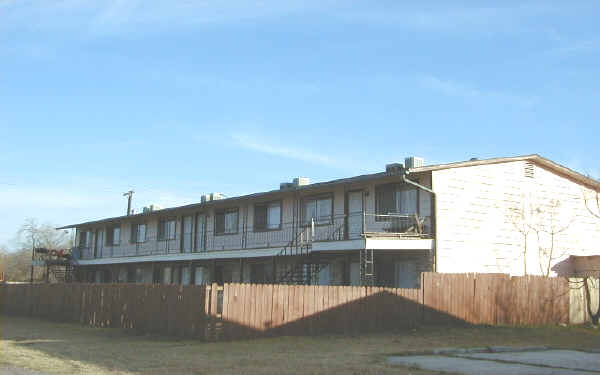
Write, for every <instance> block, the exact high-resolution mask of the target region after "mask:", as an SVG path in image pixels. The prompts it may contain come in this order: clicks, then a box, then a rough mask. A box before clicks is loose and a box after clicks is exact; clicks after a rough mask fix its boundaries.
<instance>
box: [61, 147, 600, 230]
mask: <svg viewBox="0 0 600 375" xmlns="http://www.w3.org/2000/svg"><path fill="white" fill-rule="evenodd" d="M515 161H531V162H533V163H535V164H537V165H539V166H541V167H544V168H546V169H549V170H551V171H553V172H554V173H556V174H558V175H561V176H563V177H566V178H568V179H570V180H573V181H575V182H577V183H580V184H582V185H584V186H585V187H587V188H589V189H592V190H595V191H598V192H600V181H597V180H595V179H593V178H591V177H588V176H585V175H583V174H581V173H579V172H576V171H574V170H572V169H569V168H567V167H565V166H563V165H560V164H558V163H555V162H553V161H552V160H550V159H546V158H544V157H542V156H540V155H538V154H531V155H522V156H512V157H502V158H492V159H481V160H479V159H471V160H467V161H459V162H454V163H446V164H434V165H426V166H423V167H419V168H411V169H409V172H410V173H425V172H430V171H439V170H444V169H451V168H466V167H473V166H478V165H489V164H499V163H509V162H515ZM391 175H392V174H390V173H387V172H378V173H371V174H364V175H360V176H354V177H347V178H341V179H336V180H331V181H325V182H317V183H314V184H310V185H304V186H298V187H296V188H295V189H293V190H292V191H300V192H301V191H305V190H309V189H318V188H321V187H328V186H335V185H342V184H349V183H356V182H364V181H370V180H374V179H379V178H383V177H388V176H391ZM282 193H283V194H285V193H289V191H282V190H279V189H277V190H270V191H265V192H259V193H252V194H247V195H241V196H238V197H231V198H225V199H219V200H216V201H208V202H205V203H192V204H188V205H183V206H176V207H169V208H164V209H161V210H158V211H152V212H150V213H139V214H134V215H123V216H116V217H111V218H106V219H100V220H94V221H87V222H83V223H78V224H70V225H65V226H62V227H60V228H56V229H67V228H74V227H77V226H84V225H93V224H99V223H108V222H113V221H120V220H123V219H126V218H127V219H132V218H136V217H144V216H156V215H165V214H168V213H169V212H171V211H174V210H182V209H194V208H200V207H210V206H212V205H215V204H226V203H228V202H235V201H238V200H244V199H252V198H261V197H267V196H274V195H276V194H282Z"/></svg>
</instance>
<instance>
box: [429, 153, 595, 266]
mask: <svg viewBox="0 0 600 375" xmlns="http://www.w3.org/2000/svg"><path fill="white" fill-rule="evenodd" d="M524 167H525V162H523V161H517V162H509V163H500V164H489V165H480V166H473V167H466V168H454V169H445V170H440V171H434V172H432V182H433V189H434V190H435V191H436V193H437V213H438V221H437V225H438V233H437V234H438V238H437V251H438V271H439V272H506V273H511V274H514V275H521V274H523V270H524V265H523V255H522V253H523V244H524V238H523V236H522V235H521V234H520V233H519V232H518V231H517V230H516V229H515V226H514V224H513V221H514V220H513V219H511V216H514V211H512V210H511V208H516V207H522V206H523V204H524V202H525V205H526V206H529V204H528V202H531V206H533V207H535V208H537V207H540V208H541V209H543V210H546V212H547V210H548V205H549V203H550V202H551V200H552V199H554V200H558V201H560V206H559V207H558V208H556V209H555V211H556V213H557V215H556V220H555V225H553V226H554V227H564V226H568V228H567V230H566V231H564V232H563V233H561V234H560V235H558V236H557V237H556V240H555V250H554V254H553V257H558V258H559V259H555V260H553V261H552V262H551V263H552V267H553V266H554V265H556V264H557V263H559V262H561V261H563V260H565V259H566V258H567V257H568V255H592V254H599V253H600V246H599V245H598V244H600V220H598V219H596V218H593V217H592V216H591V215H590V214H589V213H588V212H587V210H586V208H585V206H584V202H583V194H584V190H586V189H585V188H584V187H583V186H582V185H579V184H577V183H575V182H572V181H571V180H568V179H566V178H564V177H561V176H559V175H557V174H555V173H553V172H551V171H548V170H546V169H543V168H541V167H538V166H535V167H534V178H528V177H525V175H524ZM542 216H544V215H542ZM542 216H540V217H538V218H530V219H529V220H528V222H529V223H530V225H532V226H534V227H540V226H541V225H544V226H545V227H546V228H548V227H549V226H550V223H549V220H548V214H547V213H546V214H545V216H544V217H542ZM541 243H542V246H544V247H549V244H550V240H549V238H548V235H547V234H543V235H542V241H541ZM527 246H528V259H527V272H528V273H529V274H541V273H542V270H541V269H540V256H539V251H538V249H539V248H538V241H537V236H536V234H535V233H534V232H532V233H531V234H530V235H529V236H528V241H527ZM541 259H542V262H541V263H543V264H544V265H545V263H546V261H547V259H548V258H547V257H546V256H542V257H541ZM551 274H552V275H555V274H556V273H555V272H552V273H551Z"/></svg>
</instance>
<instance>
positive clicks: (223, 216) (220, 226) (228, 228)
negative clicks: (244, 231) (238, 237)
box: [215, 208, 239, 234]
mask: <svg viewBox="0 0 600 375" xmlns="http://www.w3.org/2000/svg"><path fill="white" fill-rule="evenodd" d="M238 227H239V221H238V209H237V208H235V209H230V210H225V211H220V212H217V213H216V214H215V234H235V233H237V232H238Z"/></svg>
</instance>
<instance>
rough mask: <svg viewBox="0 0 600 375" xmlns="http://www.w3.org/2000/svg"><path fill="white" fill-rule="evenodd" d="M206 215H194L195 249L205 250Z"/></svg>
mask: <svg viewBox="0 0 600 375" xmlns="http://www.w3.org/2000/svg"><path fill="white" fill-rule="evenodd" d="M205 231H206V216H204V215H198V216H196V251H204V250H206V241H205V240H206V234H205Z"/></svg>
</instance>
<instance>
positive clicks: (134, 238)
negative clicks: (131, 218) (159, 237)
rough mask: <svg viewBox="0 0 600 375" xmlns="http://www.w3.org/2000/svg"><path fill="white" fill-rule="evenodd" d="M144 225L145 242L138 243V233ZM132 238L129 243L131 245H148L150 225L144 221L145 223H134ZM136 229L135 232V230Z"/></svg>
mask: <svg viewBox="0 0 600 375" xmlns="http://www.w3.org/2000/svg"><path fill="white" fill-rule="evenodd" d="M140 225H143V226H144V227H145V228H144V240H143V241H138V237H139V235H138V233H139V231H140V229H139V226H140ZM131 228H132V229H131V236H130V237H129V241H130V243H135V244H138V243H146V242H147V241H148V224H147V223H146V222H145V221H144V222H138V223H133V224H131ZM134 229H135V230H134Z"/></svg>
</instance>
